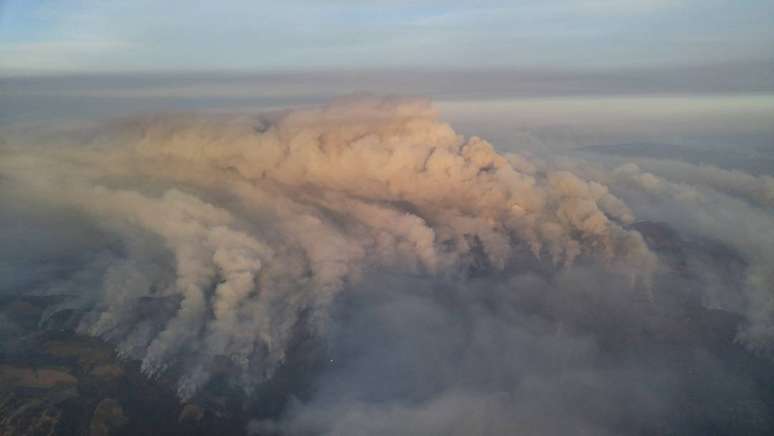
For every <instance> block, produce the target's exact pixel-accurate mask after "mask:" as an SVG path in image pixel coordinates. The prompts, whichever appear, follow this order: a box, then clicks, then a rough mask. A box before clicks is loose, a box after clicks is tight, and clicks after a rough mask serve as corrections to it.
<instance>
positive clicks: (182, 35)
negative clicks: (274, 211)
mask: <svg viewBox="0 0 774 436" xmlns="http://www.w3.org/2000/svg"><path fill="white" fill-rule="evenodd" d="M773 16H774V2H771V1H769V0H744V1H739V0H549V1H545V0H522V1H515V0H514V1H495V0H477V1H468V0H456V1H450V0H415V1H409V0H390V1H386V0H378V1H369V2H362V1H356V0H333V1H317V0H286V1H282V2H266V1H251V0H230V1H218V2H215V1H212V2H190V1H183V0H167V1H156V0H132V1H126V0H99V1H97V0H57V1H50V0H0V73H4V74H5V75H9V74H29V73H59V72H67V73H71V72H75V73H93V72H133V71H151V72H154V71H156V72H157V71H222V70H227V71H231V70H236V71H273V70H312V69H317V70H319V69H342V68H344V69H353V68H357V69H384V68H415V69H439V68H442V69H447V70H448V69H458V70H469V69H486V68H495V67H519V68H553V69H561V70H577V69H616V68H621V67H627V68H633V67H649V68H665V67H666V68H673V67H685V66H692V65H705V64H713V65H714V64H721V65H722V64H738V63H760V62H770V61H771V60H772V59H774V26H771V23H772V17H773Z"/></svg>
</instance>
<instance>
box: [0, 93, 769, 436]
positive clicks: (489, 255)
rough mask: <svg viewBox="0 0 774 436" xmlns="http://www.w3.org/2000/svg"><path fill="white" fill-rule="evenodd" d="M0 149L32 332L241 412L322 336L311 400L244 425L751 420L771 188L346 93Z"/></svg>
mask: <svg viewBox="0 0 774 436" xmlns="http://www.w3.org/2000/svg"><path fill="white" fill-rule="evenodd" d="M1 147H2V148H0V200H1V201H2V204H3V205H4V207H3V209H2V212H0V223H2V226H1V227H0V236H2V238H3V240H4V241H6V243H4V244H3V246H2V247H0V250H2V251H0V254H1V255H2V256H1V257H0V258H2V259H3V264H0V267H2V268H3V271H5V272H7V274H6V273H4V274H1V275H0V277H2V278H1V279H0V280H2V281H0V289H1V290H2V292H3V293H8V294H45V295H51V294H57V295H60V294H61V295H66V296H67V298H66V299H65V300H64V301H63V303H61V305H59V306H58V307H57V308H55V309H52V313H51V314H50V315H51V316H53V315H55V314H56V313H57V312H62V311H65V310H74V313H75V314H76V316H77V320H78V324H77V325H78V330H79V331H80V332H83V333H87V334H91V335H96V336H100V337H103V338H105V339H107V340H109V341H111V342H112V343H114V344H115V345H116V347H117V350H118V351H119V353H121V354H122V355H123V356H126V357H128V358H136V359H139V360H141V361H142V367H143V370H144V371H145V372H146V373H147V374H149V375H165V376H170V377H173V378H174V379H175V380H177V386H178V393H179V395H180V396H181V397H183V398H191V397H194V396H196V395H201V393H202V391H206V389H207V388H208V386H210V385H211V383H212V381H213V380H215V379H225V380H226V381H227V383H228V384H231V385H233V386H238V387H239V389H241V390H243V391H244V392H245V393H246V394H247V395H253V394H256V392H260V391H261V390H260V388H261V386H264V385H265V384H266V383H269V382H271V380H272V377H273V376H274V374H276V372H277V371H280V370H281V369H282V368H283V366H285V365H287V364H288V362H292V361H294V360H297V359H298V356H297V355H295V354H294V353H299V352H300V351H298V348H297V347H296V346H295V344H296V343H297V342H298V340H299V338H303V337H311V338H313V339H314V341H316V342H317V343H319V344H321V348H322V349H323V350H324V351H323V352H322V356H316V358H318V357H319V358H321V359H322V360H321V361H322V362H323V363H324V364H323V365H322V366H321V367H317V369H315V374H314V377H313V378H314V380H313V381H310V384H312V385H313V386H314V388H313V389H312V390H311V391H312V393H311V394H309V395H307V396H306V397H305V398H302V400H299V401H296V402H290V403H289V405H288V407H286V409H285V410H284V412H283V413H282V414H281V415H279V416H272V417H266V418H267V419H256V421H255V422H253V423H252V424H251V426H250V430H251V431H254V432H257V433H274V432H277V433H287V434H336V435H341V434H352V435H356V434H385V435H387V434H423V435H424V434H493V435H494V434H504V433H509V432H511V431H513V429H524V432H525V433H527V434H541V435H545V434H567V433H568V432H576V433H577V432H587V433H589V434H653V433H663V432H664V431H666V430H670V431H674V432H677V433H682V434H688V433H692V432H694V433H701V431H702V429H706V428H729V429H735V430H739V431H741V430H744V431H748V432H751V434H752V433H756V432H757V433H761V434H763V433H765V432H766V431H767V430H769V429H771V428H772V426H774V422H772V421H771V418H770V415H768V416H767V411H770V410H771V409H770V407H771V404H772V403H771V402H770V400H771V398H770V395H771V393H770V392H768V391H766V390H765V389H764V390H761V389H763V388H759V387H758V386H757V383H758V382H759V380H760V378H758V375H756V374H758V372H756V371H759V370H758V369H757V368H760V365H764V368H765V370H764V373H765V372H767V371H769V372H770V371H771V366H769V365H771V362H770V361H768V360H763V359H759V358H758V357H755V356H756V355H754V354H753V352H754V353H758V354H757V355H759V356H767V355H770V353H771V352H772V351H773V348H774V304H772V301H774V300H773V299H772V288H773V287H774V270H773V269H772V266H771V265H772V264H774V219H773V218H772V201H774V183H772V178H771V177H770V176H769V175H765V174H748V173H746V172H744V171H741V170H738V169H737V170H727V169H721V168H717V167H713V166H699V165H694V164H692V163H690V162H685V161H674V160H667V159H653V158H649V159H639V158H631V159H627V158H625V157H623V158H622V157H616V156H612V155H605V157H601V158H595V159H594V160H593V161H590V160H584V159H582V158H583V157H585V156H586V155H585V154H577V153H576V154H573V155H572V156H571V157H560V156H557V155H553V154H548V153H541V154H535V153H534V151H532V152H530V151H526V152H519V153H514V152H498V151H497V150H495V148H494V147H493V146H492V145H491V144H490V143H488V142H487V141H486V140H484V139H481V138H478V137H470V138H465V137H463V136H462V135H460V134H458V133H457V132H455V131H454V130H453V129H452V127H451V126H450V125H449V124H447V123H445V122H442V121H440V120H439V119H438V115H437V110H436V109H435V108H434V107H433V106H432V105H431V104H430V103H429V101H427V100H425V99H406V98H376V97H369V96H363V97H352V98H346V99H341V100H337V101H335V102H333V103H331V104H329V105H327V106H314V107H307V108H304V109H298V110H286V111H276V112H271V113H263V114H258V115H256V114H242V115H234V114H224V113H220V114H213V113H209V114H203V113H198V114H180V113H177V114H158V115H152V116H144V117H134V118H129V119H120V120H117V121H113V122H107V123H93V124H91V125H88V126H83V125H79V126H78V128H57V129H50V130H44V131H41V130H35V131H34V132H32V133H30V132H29V131H25V130H24V129H21V130H18V129H11V130H10V131H9V132H8V133H7V134H6V139H5V142H4V143H3V144H2V146H1ZM504 148H505V147H504ZM621 160H623V161H621ZM741 223H744V225H742V224H741ZM670 232H671V233H670ZM715 332H721V333H718V334H716V333H715ZM739 362H742V363H739ZM761 362H765V363H761ZM288 395H290V394H288ZM697 398H698V399H697ZM689 399H690V400H689ZM715 400H718V401H719V402H720V403H722V404H716V403H715V402H714V401H715ZM686 404H690V405H691V407H694V409H691V410H688V411H686V408H685V405H686ZM726 404H734V405H742V404H744V405H745V406H744V407H743V408H742V409H743V410H742V409H740V411H738V412H735V413H737V414H736V415H733V416H732V415H731V414H728V413H727V412H726V411H724V410H725V409H723V407H724V405H726ZM739 407H741V406H739ZM712 426H715V427H712ZM724 426H725V427H724Z"/></svg>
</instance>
